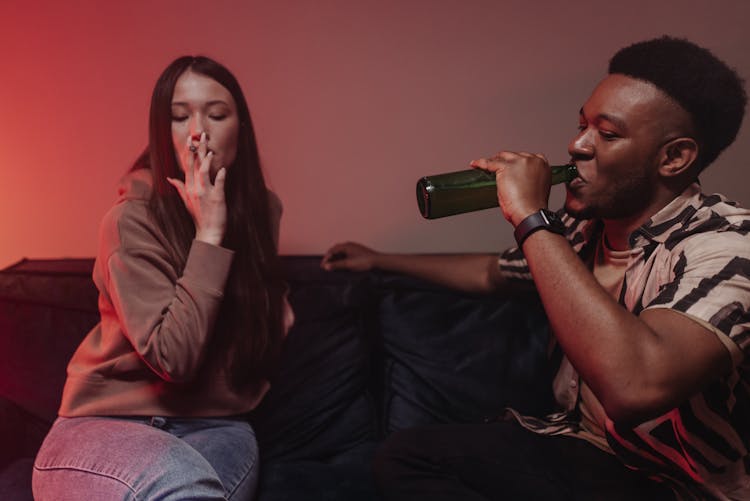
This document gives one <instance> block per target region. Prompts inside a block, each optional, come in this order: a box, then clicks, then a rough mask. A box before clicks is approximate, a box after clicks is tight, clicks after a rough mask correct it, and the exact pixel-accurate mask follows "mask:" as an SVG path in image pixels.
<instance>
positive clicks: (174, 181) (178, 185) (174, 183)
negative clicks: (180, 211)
mask: <svg viewBox="0 0 750 501" xmlns="http://www.w3.org/2000/svg"><path fill="white" fill-rule="evenodd" d="M167 182H168V183H169V184H171V185H172V186H174V188H175V189H176V190H177V193H178V194H179V195H180V198H181V199H182V201H183V203H184V204H185V205H186V206H187V204H188V199H187V192H186V191H185V183H183V182H182V181H180V180H179V179H174V178H171V177H168V178H167Z"/></svg>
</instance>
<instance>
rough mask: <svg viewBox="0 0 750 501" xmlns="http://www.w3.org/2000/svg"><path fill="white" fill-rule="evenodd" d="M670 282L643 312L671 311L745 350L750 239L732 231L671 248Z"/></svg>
mask: <svg viewBox="0 0 750 501" xmlns="http://www.w3.org/2000/svg"><path fill="white" fill-rule="evenodd" d="M673 256H674V258H673V263H672V272H671V276H672V280H671V282H669V283H666V284H664V285H661V286H660V289H659V292H658V294H657V295H656V296H655V297H654V298H653V299H652V300H651V301H650V302H649V303H648V304H646V305H644V306H645V307H646V308H656V307H661V308H672V309H674V310H676V311H678V312H681V313H683V314H685V315H688V316H691V317H694V318H695V319H697V320H698V321H699V323H705V324H709V325H710V326H712V327H713V330H714V331H716V332H720V333H722V334H724V335H725V336H727V337H728V338H730V339H731V340H732V341H733V342H734V343H735V344H736V345H737V346H738V347H739V348H740V350H741V351H742V352H743V353H745V354H748V352H750V336H749V334H750V316H749V315H748V309H750V238H749V236H748V234H747V233H744V234H743V233H742V232H736V231H724V232H711V233H706V234H699V235H695V236H693V237H691V238H687V239H685V240H684V245H682V248H681V249H679V250H678V249H675V252H674V253H673Z"/></svg>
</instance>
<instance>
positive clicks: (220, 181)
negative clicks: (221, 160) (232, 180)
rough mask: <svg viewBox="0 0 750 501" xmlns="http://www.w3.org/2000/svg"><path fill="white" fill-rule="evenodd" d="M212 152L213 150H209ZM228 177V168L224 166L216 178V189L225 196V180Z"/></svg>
mask: <svg viewBox="0 0 750 501" xmlns="http://www.w3.org/2000/svg"><path fill="white" fill-rule="evenodd" d="M209 153H212V152H209ZM226 178H227V170H226V169H225V168H224V167H222V168H221V169H219V172H217V173H216V179H214V190H215V191H217V192H218V193H219V194H221V196H222V198H223V197H224V181H225V180H226Z"/></svg>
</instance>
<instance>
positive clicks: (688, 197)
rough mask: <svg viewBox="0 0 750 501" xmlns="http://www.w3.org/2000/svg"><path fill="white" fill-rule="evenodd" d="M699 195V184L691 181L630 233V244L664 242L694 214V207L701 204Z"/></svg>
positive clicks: (636, 245) (632, 245) (638, 245)
mask: <svg viewBox="0 0 750 501" xmlns="http://www.w3.org/2000/svg"><path fill="white" fill-rule="evenodd" d="M700 197H701V188H700V185H699V184H698V183H692V184H691V185H690V186H688V187H687V188H685V190H684V191H683V192H682V193H681V194H680V195H679V196H678V197H677V198H675V199H674V200H672V201H671V202H669V203H668V204H667V205H666V206H665V207H664V208H662V209H661V210H660V211H659V212H657V213H656V214H654V215H653V216H651V218H650V219H649V220H648V221H646V223H644V224H643V226H641V227H640V228H638V229H637V230H635V231H634V232H633V233H632V234H631V235H630V246H631V247H632V248H636V247H644V246H646V245H648V243H649V242H658V243H664V242H666V240H667V239H668V238H669V236H670V235H672V234H673V233H674V232H675V231H677V230H679V229H681V228H683V227H684V226H685V225H686V224H687V223H688V221H689V220H690V218H691V217H692V216H693V215H694V214H695V211H696V210H697V209H696V207H700V205H701V203H700Z"/></svg>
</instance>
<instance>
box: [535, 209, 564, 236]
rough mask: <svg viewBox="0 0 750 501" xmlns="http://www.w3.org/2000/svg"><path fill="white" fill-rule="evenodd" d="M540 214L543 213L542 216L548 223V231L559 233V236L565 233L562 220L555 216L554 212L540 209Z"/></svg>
mask: <svg viewBox="0 0 750 501" xmlns="http://www.w3.org/2000/svg"><path fill="white" fill-rule="evenodd" d="M541 212H544V215H545V216H546V217H547V220H548V221H549V228H550V230H552V231H554V232H555V233H559V234H561V235H562V234H563V233H565V225H564V224H563V222H562V220H561V219H560V218H559V217H558V216H557V213H556V212H552V211H551V210H549V209H542V210H541Z"/></svg>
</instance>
